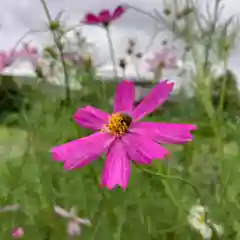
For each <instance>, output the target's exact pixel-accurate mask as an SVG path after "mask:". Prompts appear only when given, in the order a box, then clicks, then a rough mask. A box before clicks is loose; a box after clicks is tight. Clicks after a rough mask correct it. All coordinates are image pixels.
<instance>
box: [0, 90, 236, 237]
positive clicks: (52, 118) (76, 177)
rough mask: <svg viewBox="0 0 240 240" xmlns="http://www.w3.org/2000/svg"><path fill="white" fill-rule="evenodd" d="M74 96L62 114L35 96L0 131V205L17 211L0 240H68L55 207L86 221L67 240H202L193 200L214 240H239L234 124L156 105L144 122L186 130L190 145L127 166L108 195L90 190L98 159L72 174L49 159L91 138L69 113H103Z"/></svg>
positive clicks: (178, 106) (54, 101)
mask: <svg viewBox="0 0 240 240" xmlns="http://www.w3.org/2000/svg"><path fill="white" fill-rule="evenodd" d="M100 87H102V85H100ZM105 87H106V86H105ZM100 90H101V89H100ZM106 92H107V94H106V96H105V97H106V99H109V98H110V97H111V96H112V95H113V94H114V92H113V88H112V87H111V88H110V89H109V90H107V91H106ZM80 95H81V92H79V95H76V96H75V97H74V98H73V100H72V104H71V106H70V107H67V108H66V107H64V106H62V107H60V105H59V104H60V101H59V99H58V98H57V97H56V98H54V97H53V96H51V97H46V96H43V97H42V98H41V97H39V98H38V100H37V101H35V102H34V104H33V107H32V109H31V110H30V111H28V112H24V111H23V112H21V113H19V119H22V121H19V122H18V124H17V125H16V126H14V127H11V128H9V127H6V126H4V125H2V126H1V129H0V142H1V151H0V154H1V175H0V182H1V184H0V202H1V205H2V206H5V205H11V204H16V203H18V204H20V205H21V210H19V211H16V212H5V213H0V218H1V223H2V224H1V227H0V228H1V230H0V238H1V239H10V229H11V228H13V227H16V226H22V227H23V228H24V230H25V237H24V239H36V240H37V239H39V240H43V239H51V240H55V239H56V240H60V239H67V229H66V228H67V223H68V219H64V218H61V217H60V216H58V215H57V214H55V213H54V211H53V206H54V205H59V206H61V207H63V208H65V209H67V210H68V209H70V208H71V207H72V206H75V207H76V208H77V214H78V215H79V216H80V217H84V218H88V219H90V221H91V223H92V226H91V227H87V226H86V227H85V226H82V234H81V237H75V238H76V239H79V238H81V239H97V240H106V239H107V240H108V239H109V240H110V239H114V240H115V239H116V240H120V239H145V240H147V239H149V240H155V239H166V240H167V239H177V240H181V239H182V240H188V239H189V240H192V239H194V240H195V239H201V235H200V234H199V233H198V231H196V230H194V229H193V228H192V227H191V225H190V224H189V222H188V215H189V211H190V209H191V207H192V206H194V205H195V204H196V203H197V202H198V201H201V203H202V204H204V205H205V206H206V207H208V209H209V213H208V217H209V219H212V221H213V222H214V223H216V224H219V225H221V226H222V227H223V229H224V235H223V237H222V239H239V236H240V235H239V232H240V227H239V226H240V217H239V216H240V215H239V211H240V206H239V196H240V195H239V193H240V187H239V180H240V175H239V171H240V162H239V155H240V153H239V141H238V139H239V138H238V136H239V132H238V126H239V123H238V121H235V122H232V121H230V120H226V121H224V122H221V124H219V123H218V125H217V126H218V131H217V132H214V131H213V129H212V127H211V125H210V124H209V119H208V118H207V117H206V116H205V115H204V114H203V115H201V114H202V113H201V112H200V111H199V108H200V105H197V103H194V104H196V105H195V106H193V105H191V104H188V103H187V102H179V103H175V104H174V105H173V106H171V107H169V108H168V107H165V108H163V110H162V111H160V113H158V114H157V115H154V116H152V117H151V116H150V117H148V120H150V121H167V122H188V123H195V124H197V125H198V127H199V130H198V131H196V133H195V134H194V141H193V142H191V143H189V144H187V145H169V146H166V147H167V148H168V149H169V150H170V151H171V155H170V156H169V157H168V159H167V161H157V160H156V161H154V163H153V165H151V166H144V167H141V168H137V167H136V166H134V165H133V166H132V176H131V180H130V184H129V186H128V188H127V190H126V191H123V190H122V189H120V188H116V189H115V190H112V191H109V190H107V189H102V188H100V187H99V183H100V177H101V171H102V168H103V165H104V156H103V157H102V158H101V159H99V160H97V161H94V162H93V164H91V165H89V166H86V167H84V168H83V169H77V170H73V171H64V169H63V164H62V163H59V162H54V161H52V159H51V155H50V149H51V148H52V147H53V146H55V145H57V144H62V143H64V142H68V141H69V140H72V139H76V138H80V137H82V136H85V135H87V134H89V133H90V131H88V130H85V129H81V128H80V127H79V126H78V125H77V124H76V123H75V122H74V121H73V119H72V114H73V113H74V112H75V110H76V109H77V107H81V106H84V105H86V104H91V105H93V106H96V107H100V108H102V109H103V110H106V111H109V112H111V105H110V104H106V102H104V103H101V102H100V101H99V99H98V98H97V97H95V98H94V97H91V98H90V99H86V98H85V97H84V99H81V97H80ZM91 96H97V95H96V94H93V95H91ZM192 103H193V102H192ZM103 106H104V107H103ZM166 106H167V105H166ZM194 109H195V110H194ZM190 112H191V114H189V113H190ZM75 238H74V237H72V238H71V239H75ZM69 239H70V238H69ZM219 239H220V238H219Z"/></svg>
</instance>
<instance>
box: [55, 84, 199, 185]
mask: <svg viewBox="0 0 240 240" xmlns="http://www.w3.org/2000/svg"><path fill="white" fill-rule="evenodd" d="M173 85H174V84H173V83H169V82H168V81H167V80H166V81H162V82H160V83H159V84H157V85H156V87H155V88H153V89H152V91H151V92H150V93H149V94H148V95H147V96H146V97H145V98H144V99H143V101H142V102H141V103H140V104H139V105H138V106H137V107H136V108H134V109H133V104H134V99H135V96H134V95H135V93H134V84H133V82H130V81H122V82H121V83H119V85H118V87H117V91H116V95H115V102H114V113H113V114H111V115H110V114H108V113H105V112H103V111H101V110H99V109H97V108H94V107H92V106H86V107H84V108H81V109H78V110H77V112H76V113H75V115H74V119H75V121H76V122H77V123H78V124H79V125H81V126H82V127H84V128H89V129H92V130H95V131H97V132H96V133H93V134H92V135H90V136H86V137H83V138H80V139H77V140H74V141H71V142H68V143H66V144H63V145H60V146H56V147H54V148H53V149H52V157H53V159H54V160H56V161H62V162H64V168H65V169H66V170H71V169H74V168H81V167H84V166H86V165H88V164H90V163H91V162H92V161H94V160H95V159H96V158H98V157H99V156H100V155H102V154H103V153H105V152H106V153H107V157H106V161H105V166H104V169H103V174H102V182H101V185H102V186H106V187H107V188H109V189H113V188H114V187H115V186H116V185H119V186H121V187H122V188H123V189H126V187H127V185H128V181H129V178H130V171H131V160H134V161H135V162H136V163H137V164H151V163H152V160H153V159H163V158H164V157H165V156H166V155H167V154H169V152H168V151H167V150H166V149H165V148H164V147H163V146H161V145H160V144H159V143H173V144H183V143H186V142H189V141H191V140H192V135H191V131H192V130H196V129H197V128H196V126H195V125H192V124H176V123H157V122H138V121H139V120H141V119H142V118H143V117H144V116H147V115H148V114H150V113H151V112H153V111H154V110H155V109H156V108H157V107H158V106H159V105H161V104H163V103H164V102H165V101H166V100H167V98H168V95H169V94H170V92H171V91H172V88H173Z"/></svg>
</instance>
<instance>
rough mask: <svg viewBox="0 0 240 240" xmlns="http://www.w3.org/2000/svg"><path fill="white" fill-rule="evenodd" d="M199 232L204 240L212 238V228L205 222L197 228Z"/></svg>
mask: <svg viewBox="0 0 240 240" xmlns="http://www.w3.org/2000/svg"><path fill="white" fill-rule="evenodd" d="M199 232H200V234H201V235H202V237H203V239H205V240H210V239H211V238H212V229H211V228H210V227H209V226H208V225H207V224H205V225H203V226H202V227H201V228H200V229H199Z"/></svg>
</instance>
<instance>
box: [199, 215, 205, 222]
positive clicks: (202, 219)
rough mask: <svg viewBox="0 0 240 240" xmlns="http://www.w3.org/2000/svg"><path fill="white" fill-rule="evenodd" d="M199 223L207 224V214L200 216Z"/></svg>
mask: <svg viewBox="0 0 240 240" xmlns="http://www.w3.org/2000/svg"><path fill="white" fill-rule="evenodd" d="M199 223H200V224H204V223H205V214H202V215H200V216H199Z"/></svg>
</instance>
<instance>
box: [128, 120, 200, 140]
mask: <svg viewBox="0 0 240 240" xmlns="http://www.w3.org/2000/svg"><path fill="white" fill-rule="evenodd" d="M194 130H197V126H195V125H193V124H184V123H157V122H135V123H132V126H131V130H130V131H131V132H133V133H137V134H139V135H142V136H145V137H148V138H150V139H153V140H155V141H158V142H160V143H165V144H183V143H187V142H189V141H191V140H192V139H193V136H192V134H191V131H194Z"/></svg>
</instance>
